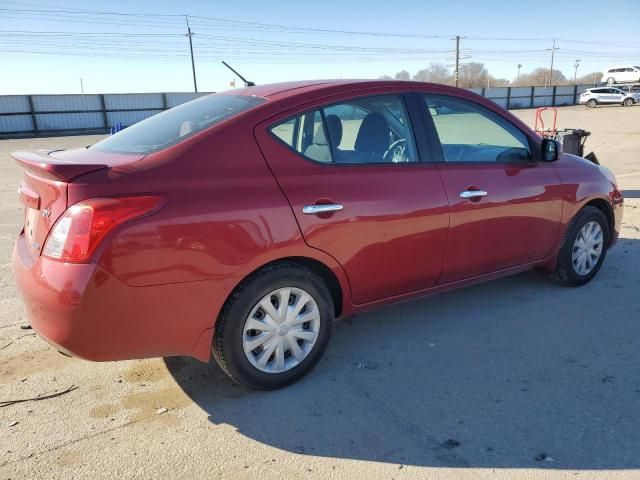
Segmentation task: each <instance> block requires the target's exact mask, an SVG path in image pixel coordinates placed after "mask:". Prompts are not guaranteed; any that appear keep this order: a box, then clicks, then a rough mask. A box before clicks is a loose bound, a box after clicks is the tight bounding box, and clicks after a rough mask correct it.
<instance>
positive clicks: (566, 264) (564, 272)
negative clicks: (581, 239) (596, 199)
mask: <svg viewBox="0 0 640 480" xmlns="http://www.w3.org/2000/svg"><path fill="white" fill-rule="evenodd" d="M591 221H595V222H597V223H598V224H599V225H600V228H602V232H603V240H602V241H603V247H602V254H601V255H600V258H599V259H598V261H597V263H596V265H595V266H594V267H593V269H592V270H591V271H590V272H589V273H588V274H586V275H580V274H578V273H577V272H576V271H575V269H574V266H573V262H572V253H573V247H574V243H575V241H576V238H577V236H578V233H580V230H581V229H582V227H583V226H584V225H585V224H586V223H588V222H591ZM609 232H610V229H609V223H608V222H607V218H606V217H605V215H604V213H602V211H601V210H600V209H598V208H596V207H591V206H586V207H584V208H583V209H582V210H580V211H579V212H578V214H577V215H576V216H575V217H574V219H573V220H572V221H571V224H570V225H569V227H568V228H567V232H566V234H565V237H564V243H563V244H562V247H561V248H560V252H559V253H558V260H557V262H556V268H555V271H554V272H553V273H552V275H551V279H552V280H553V281H554V282H556V283H558V284H560V285H564V286H568V287H577V286H580V285H584V284H585V283H587V282H589V281H591V279H592V278H593V277H595V276H596V274H597V273H598V270H600V267H601V266H602V262H604V258H605V257H606V255H607V247H608V245H609Z"/></svg>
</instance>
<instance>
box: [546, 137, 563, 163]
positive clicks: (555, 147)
mask: <svg viewBox="0 0 640 480" xmlns="http://www.w3.org/2000/svg"><path fill="white" fill-rule="evenodd" d="M560 149H561V147H560V142H558V141H557V140H552V139H551V138H543V139H542V160H543V161H545V162H555V161H556V160H557V159H558V156H559V155H560Z"/></svg>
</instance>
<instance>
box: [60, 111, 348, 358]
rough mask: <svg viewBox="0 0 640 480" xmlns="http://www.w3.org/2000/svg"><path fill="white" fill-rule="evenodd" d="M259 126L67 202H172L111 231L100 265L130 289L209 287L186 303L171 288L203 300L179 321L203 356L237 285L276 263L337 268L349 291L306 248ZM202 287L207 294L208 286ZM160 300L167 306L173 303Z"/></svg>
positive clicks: (168, 155) (93, 176)
mask: <svg viewBox="0 0 640 480" xmlns="http://www.w3.org/2000/svg"><path fill="white" fill-rule="evenodd" d="M252 130H253V123H251V122H246V121H243V122H235V123H234V122H230V123H227V124H225V128H218V129H215V130H211V131H209V132H205V133H206V135H200V136H199V138H196V139H195V140H193V138H194V137H192V139H190V140H191V141H185V142H182V143H180V144H178V145H176V146H174V147H171V148H169V149H166V150H163V151H161V152H157V153H154V154H151V155H149V156H148V157H146V158H144V159H142V160H140V161H137V162H134V163H131V164H128V165H123V166H118V167H114V168H110V169H108V170H103V171H98V172H94V173H90V174H87V175H85V176H82V177H80V178H78V179H77V180H76V181H74V182H73V183H71V184H70V185H69V204H73V203H76V202H78V201H81V200H84V199H87V198H94V197H100V196H110V195H127V194H141V193H156V194H158V193H159V194H162V195H165V196H166V197H167V201H166V203H165V205H164V206H163V207H162V208H161V209H160V210H159V211H157V212H156V213H154V214H152V215H150V216H148V217H144V218H141V219H137V220H135V221H133V222H131V223H128V224H125V225H123V226H122V227H121V228H119V229H117V230H116V231H115V232H112V234H111V235H110V236H109V237H108V238H107V239H106V240H105V241H104V242H103V243H102V244H101V246H100V247H99V249H98V250H97V252H96V255H95V258H94V261H95V262H96V263H98V265H99V266H100V267H101V268H102V269H103V270H104V271H105V272H107V273H108V274H109V275H111V276H113V277H115V278H116V279H118V280H120V281H121V282H123V283H124V284H126V285H127V286H129V287H136V288H138V287H149V286H153V285H169V284H176V285H177V284H181V285H185V284H188V283H192V282H198V285H202V284H203V282H204V283H206V284H207V285H208V287H207V288H206V290H207V291H209V294H208V295H200V296H199V298H197V299H194V298H193V296H187V297H185V296H184V288H183V287H180V288H175V289H163V291H164V292H165V293H164V295H165V296H166V295H168V296H169V298H170V299H171V300H170V301H169V303H170V304H174V305H180V304H181V303H182V302H185V301H188V302H194V301H195V302H201V306H200V308H199V309H198V311H199V312H201V314H200V315H197V316H196V315H191V316H189V318H180V319H176V321H180V323H182V324H183V325H184V328H185V329H186V330H188V332H189V333H188V334H187V335H186V336H185V337H184V338H190V339H191V341H192V342H193V341H195V339H197V338H198V336H201V335H203V336H201V340H200V341H199V342H198V344H202V345H205V346H206V347H202V348H201V349H200V347H198V348H199V349H200V350H202V351H205V349H208V348H209V347H210V345H211V343H210V342H211V336H212V330H211V329H212V327H213V326H214V325H215V320H216V318H217V316H218V313H219V311H220V309H221V308H222V306H223V304H224V302H225V301H226V299H227V298H228V296H229V295H230V294H231V292H232V291H233V289H234V288H235V287H236V286H237V285H238V284H239V283H240V282H241V281H242V280H243V279H244V278H245V277H246V276H247V275H249V274H250V273H251V272H253V271H255V270H256V269H258V268H260V267H261V266H263V265H265V264H267V263H269V262H272V261H274V260H278V259H280V258H284V257H292V256H303V257H308V258H313V259H315V260H318V261H321V262H322V263H324V264H325V265H327V266H328V267H329V268H330V269H332V270H333V271H334V273H335V274H336V276H337V278H338V279H339V281H340V283H341V286H342V287H343V291H346V292H348V291H349V288H348V283H347V281H346V278H345V276H344V273H343V272H342V270H341V268H340V267H339V265H337V264H336V262H335V261H333V259H331V257H329V256H328V255H326V254H323V253H322V252H316V251H314V250H313V249H311V248H309V247H307V246H306V244H305V243H304V241H303V239H302V236H301V233H300V229H299V228H298V225H297V223H296V222H295V219H294V216H293V213H292V211H291V208H290V206H289V204H288V202H287V200H286V198H285V196H284V195H283V193H282V192H281V190H280V188H279V186H278V184H277V182H276V180H275V178H274V176H273V174H272V173H271V171H270V170H269V169H268V167H267V165H266V162H265V161H264V159H263V157H262V154H261V152H260V150H259V149H258V147H257V145H256V143H255V140H254V139H253V134H252ZM193 285H194V288H195V285H196V284H195V283H193ZM197 290H198V291H200V292H201V293H202V292H203V289H202V288H201V287H200V286H198V287H197ZM171 297H173V298H171ZM158 304H159V305H162V304H163V305H165V307H163V308H166V305H167V298H166V297H165V298H163V301H162V302H158ZM349 304H350V302H345V306H346V305H349ZM179 310H180V309H177V310H176V311H179ZM184 311H185V313H186V312H188V311H193V309H187V308H185V309H184ZM203 312H208V314H203ZM156 313H157V316H158V317H159V316H163V315H165V314H164V312H154V311H153V308H151V309H150V311H149V312H148V314H147V316H148V318H149V319H150V320H149V322H151V319H152V318H153V317H154V314H156ZM150 326H151V325H149V327H150ZM205 331H206V332H205ZM203 332H204V333H203ZM202 355H204V353H202Z"/></svg>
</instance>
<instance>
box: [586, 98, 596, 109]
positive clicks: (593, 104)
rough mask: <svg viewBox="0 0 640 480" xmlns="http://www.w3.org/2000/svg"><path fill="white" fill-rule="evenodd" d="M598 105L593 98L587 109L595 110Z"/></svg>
mask: <svg viewBox="0 0 640 480" xmlns="http://www.w3.org/2000/svg"><path fill="white" fill-rule="evenodd" d="M596 105H598V102H596V101H595V99H593V98H592V99H591V100H589V101H588V102H587V107H589V108H595V107H596Z"/></svg>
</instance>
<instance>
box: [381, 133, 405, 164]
mask: <svg viewBox="0 0 640 480" xmlns="http://www.w3.org/2000/svg"><path fill="white" fill-rule="evenodd" d="M406 149H407V139H406V138H401V139H399V140H396V141H395V142H393V143H392V144H391V145H390V146H389V148H388V149H387V151H386V152H384V155H383V156H382V160H383V161H384V162H389V161H391V162H392V163H400V162H408V161H409V159H408V158H407V156H406V155H405V151H406Z"/></svg>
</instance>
